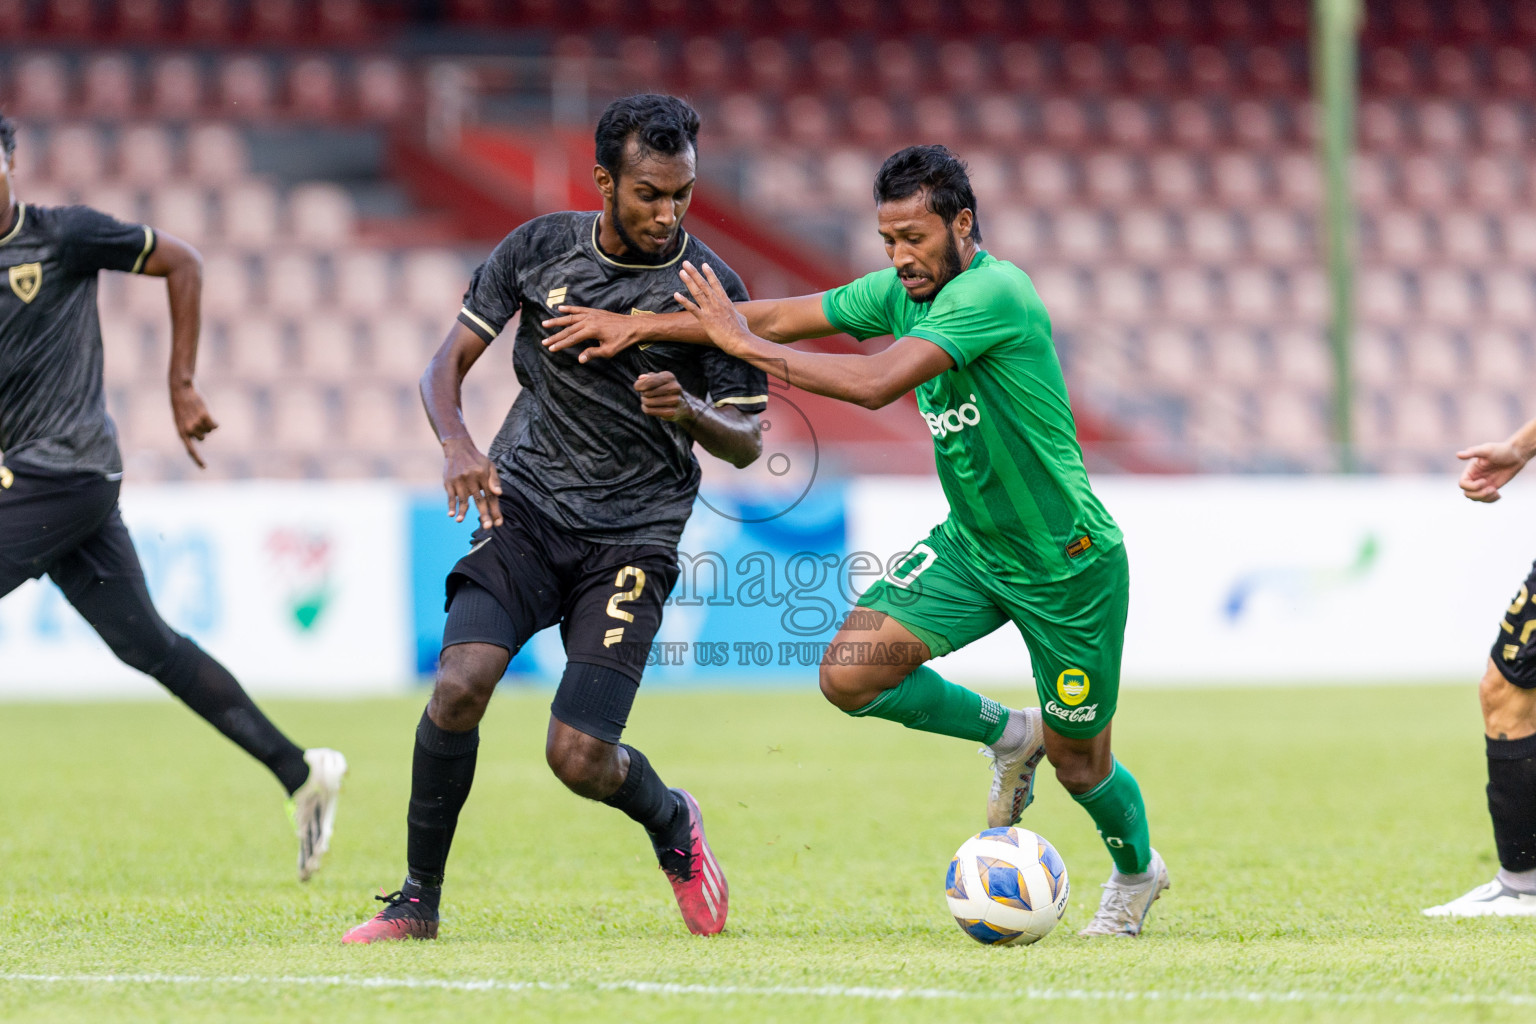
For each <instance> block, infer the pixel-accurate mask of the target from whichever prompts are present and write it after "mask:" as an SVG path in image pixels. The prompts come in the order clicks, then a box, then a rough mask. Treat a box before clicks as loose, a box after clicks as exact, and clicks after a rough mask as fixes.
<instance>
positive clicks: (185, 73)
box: [149, 53, 203, 118]
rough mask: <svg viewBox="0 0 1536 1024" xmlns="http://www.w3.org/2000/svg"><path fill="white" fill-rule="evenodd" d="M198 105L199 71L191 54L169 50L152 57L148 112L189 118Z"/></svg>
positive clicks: (200, 104) (201, 78)
mask: <svg viewBox="0 0 1536 1024" xmlns="http://www.w3.org/2000/svg"><path fill="white" fill-rule="evenodd" d="M202 105H203V73H202V68H201V67H200V66H199V64H198V61H197V59H196V58H195V57H192V56H191V55H189V54H175V53H173V54H170V55H166V56H159V57H156V58H154V61H153V63H152V64H151V69H150V86H149V110H150V113H153V114H154V115H155V116H157V117H174V118H181V117H191V116H193V115H195V114H196V113H198V111H200V110H201V109H202Z"/></svg>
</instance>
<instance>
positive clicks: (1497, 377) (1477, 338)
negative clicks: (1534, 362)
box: [1469, 328, 1531, 436]
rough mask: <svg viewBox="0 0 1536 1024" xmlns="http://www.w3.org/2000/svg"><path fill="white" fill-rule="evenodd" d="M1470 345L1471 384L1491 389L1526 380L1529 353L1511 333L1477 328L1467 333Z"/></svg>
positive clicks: (1521, 342)
mask: <svg viewBox="0 0 1536 1024" xmlns="http://www.w3.org/2000/svg"><path fill="white" fill-rule="evenodd" d="M1471 342H1472V344H1471V346H1470V350H1471V351H1470V354H1471V357H1472V358H1471V364H1472V367H1471V373H1470V375H1469V378H1470V379H1471V380H1472V381H1474V382H1476V383H1478V384H1483V385H1491V386H1495V387H1519V386H1521V385H1520V383H1519V382H1523V381H1528V380H1529V376H1530V368H1531V359H1530V351H1529V349H1528V347H1527V346H1526V344H1525V342H1524V340H1523V339H1522V338H1521V337H1520V336H1519V335H1518V334H1516V333H1515V332H1514V331H1513V330H1508V329H1497V328H1484V329H1480V330H1477V331H1474V332H1473V333H1472V334H1471ZM1499 436H1507V435H1499Z"/></svg>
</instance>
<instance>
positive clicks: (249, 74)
mask: <svg viewBox="0 0 1536 1024" xmlns="http://www.w3.org/2000/svg"><path fill="white" fill-rule="evenodd" d="M272 99H273V88H272V68H271V65H270V64H269V63H268V62H267V61H266V60H265V59H263V58H261V57H257V56H253V55H245V56H239V57H232V58H230V59H228V60H226V61H224V62H222V65H221V67H220V68H219V101H220V104H221V108H222V110H223V111H224V113H225V114H227V115H228V116H230V117H240V118H247V119H249V118H262V117H265V116H266V115H267V114H269V113H270V112H271V108H272Z"/></svg>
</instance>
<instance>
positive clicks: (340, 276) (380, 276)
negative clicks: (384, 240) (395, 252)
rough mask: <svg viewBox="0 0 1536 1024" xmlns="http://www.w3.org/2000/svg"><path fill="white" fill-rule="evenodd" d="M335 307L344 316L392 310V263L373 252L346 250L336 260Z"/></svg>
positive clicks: (337, 255) (372, 250) (376, 251)
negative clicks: (390, 308)
mask: <svg viewBox="0 0 1536 1024" xmlns="http://www.w3.org/2000/svg"><path fill="white" fill-rule="evenodd" d="M333 267H334V272H335V275H336V308H337V309H338V310H339V311H341V312H343V313H353V314H358V315H366V314H374V313H377V312H379V311H380V310H383V309H386V308H388V307H389V305H390V303H391V301H392V298H393V296H392V294H391V289H390V280H389V277H390V275H389V260H388V258H387V257H386V256H385V254H384V253H382V252H379V251H378V250H374V249H354V248H349V249H344V250H342V251H341V252H339V253H337V254H336V257H335V259H334V261H333Z"/></svg>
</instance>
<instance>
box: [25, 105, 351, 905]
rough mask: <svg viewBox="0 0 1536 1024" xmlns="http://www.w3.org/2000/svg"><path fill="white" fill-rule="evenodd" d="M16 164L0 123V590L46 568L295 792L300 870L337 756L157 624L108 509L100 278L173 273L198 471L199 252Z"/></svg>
mask: <svg viewBox="0 0 1536 1024" xmlns="http://www.w3.org/2000/svg"><path fill="white" fill-rule="evenodd" d="M15 157H16V130H15V127H14V125H12V123H11V122H10V121H8V120H7V119H6V118H4V117H3V116H0V275H3V277H0V453H3V455H4V460H5V461H4V463H3V464H0V598H3V597H5V595H6V594H8V593H10V592H11V591H12V590H15V589H16V588H17V587H19V586H21V584H22V583H24V582H25V581H27V580H29V579H35V578H37V577H39V576H42V575H44V574H46V575H47V576H48V578H49V579H51V580H52V581H53V582H54V583H55V584H57V585H58V588H59V589H60V590H61V591H63V593H64V596H65V597H66V598H67V599H68V600H69V603H70V604H72V605H74V606H75V609H76V610H77V611H79V612H80V614H81V615H82V616H83V617H84V618H85V621H87V622H89V623H90V624H91V626H92V627H93V628H94V629H95V630H96V632H97V633H99V634H101V638H102V639H103V640H105V641H106V642H107V646H108V647H110V648H111V649H112V653H113V654H115V655H117V656H118V658H120V659H121V660H122V661H123V662H125V663H126V664H128V665H131V666H132V667H133V668H136V669H138V670H139V671H141V672H145V673H147V674H149V675H151V676H153V677H154V678H155V679H157V680H159V681H160V683H161V684H162V685H163V686H164V687H165V688H166V689H167V690H169V691H170V692H171V693H173V694H175V695H176V696H177V697H179V698H180V699H181V700H182V701H184V702H185V703H186V704H187V705H188V706H189V707H191V708H192V710H193V711H196V712H197V713H198V714H199V715H201V716H202V717H203V718H205V719H207V720H208V722H209V723H210V724H212V725H213V726H214V727H215V728H217V729H218V730H219V731H220V732H222V733H223V734H224V735H225V736H227V737H228V738H229V739H231V740H233V741H234V742H235V743H236V744H238V745H239V746H240V747H241V749H243V750H245V751H246V752H247V753H248V754H250V755H251V756H252V757H254V758H256V759H257V760H259V761H261V763H262V764H264V765H266V766H267V767H268V768H269V769H270V770H271V771H272V773H273V774H274V775H276V776H277V778H278V781H279V782H281V783H282V784H283V788H285V789H286V790H287V791H288V795H289V801H290V802H289V811H290V813H291V814H292V816H293V820H294V826H295V828H296V830H297V832H298V836H299V878H300V879H308V878H309V876H310V875H311V874H313V873H314V872H315V871H316V870H317V869H318V868H319V866H320V858H321V856H322V855H323V854H324V853H325V852H326V848H327V846H328V845H329V843H330V835H331V827H332V824H333V822H334V819H335V815H336V799H337V795H338V793H339V791H340V787H341V780H342V776H343V775H345V774H346V770H347V762H346V758H344V757H342V756H341V754H339V753H337V752H336V751H334V750H327V749H324V748H316V749H313V750H301V749H300V748H299V747H297V746H295V745H294V744H293V743H292V741H290V740H289V739H288V737H286V736H284V735H283V734H282V733H281V732H279V731H278V729H277V727H276V726H274V725H273V724H272V723H271V722H270V721H268V720H267V717H266V716H265V715H263V714H262V713H261V711H260V709H258V708H257V707H256V705H255V704H253V703H252V702H251V698H250V697H249V696H247V695H246V692H245V690H243V689H242V688H241V686H240V684H239V683H238V682H236V681H235V678H234V677H233V676H231V675H230V674H229V672H228V671H227V670H225V668H224V666H222V665H220V664H219V663H218V662H217V661H215V660H214V659H213V658H211V657H209V656H208V654H207V653H205V652H204V651H203V649H202V648H200V647H198V645H197V644H195V643H193V642H192V641H191V640H190V639H188V638H187V637H184V636H180V635H178V634H177V633H176V632H175V631H174V630H172V629H171V627H170V626H168V625H166V623H165V621H164V620H163V619H161V618H160V615H159V613H158V612H157V611H155V606H154V604H153V603H151V601H150V597H149V591H148V589H147V588H146V587H145V584H144V570H143V569H142V568H141V567H140V565H139V556H138V554H137V552H136V551H135V550H134V547H133V541H132V540H131V539H130V538H129V536H128V530H127V528H126V527H124V525H123V520H122V517H121V516H120V515H119V514H118V509H117V494H118V488H119V486H120V482H121V480H122V476H123V458H122V454H121V453H120V452H119V451H118V447H117V431H116V429H115V428H114V427H113V425H112V420H111V417H109V416H108V415H107V406H106V396H105V393H104V391H103V386H102V364H103V351H102V339H101V325H100V323H99V321H98V319H97V312H96V278H97V275H98V273H99V272H100V271H103V270H120V271H125V272H128V273H134V274H148V275H150V276H153V277H163V278H165V279H166V290H167V292H168V294H169V297H170V307H171V365H170V398H171V413H172V416H173V417H174V420H175V424H176V431H177V433H178V434H179V435H180V436H181V440H182V443H183V444H184V445H185V446H186V449H187V454H188V455H189V456H191V458H192V461H194V462H196V463H197V465H198V466H202V464H203V460H202V458H201V457H200V456H199V455H198V451H197V445H196V442H198V441H201V440H202V439H203V438H205V437H206V436H207V435H208V433H209V432H210V431H212V430H213V429H214V428H215V427H216V426H217V424H215V423H214V421H213V418H212V417H211V416H209V414H208V409H207V407H206V406H204V404H203V399H202V397H201V396H200V395H199V394H198V392H197V387H196V386H195V385H194V383H193V369H194V367H195V366H196V363H197V340H198V320H199V317H198V303H199V299H200V296H201V293H202V263H201V260H200V259H199V257H198V254H197V251H196V250H194V249H193V248H192V247H191V246H189V245H187V244H186V243H185V242H183V241H181V240H180V239H177V238H173V237H172V236H170V235H167V234H164V233H159V232H156V231H155V230H154V229H153V228H150V227H148V226H146V225H143V224H124V223H122V222H121V221H118V220H116V219H114V218H112V217H109V216H107V215H106V214H105V213H101V212H100V211H98V210H93V209H90V208H89V207H85V206H65V207H46V206H31V205H28V204H27V203H23V202H21V201H19V200H18V199H17V197H16V194H15V191H14V189H13V187H12V181H13V171H14V168H15ZM0 657H3V653H0Z"/></svg>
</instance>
